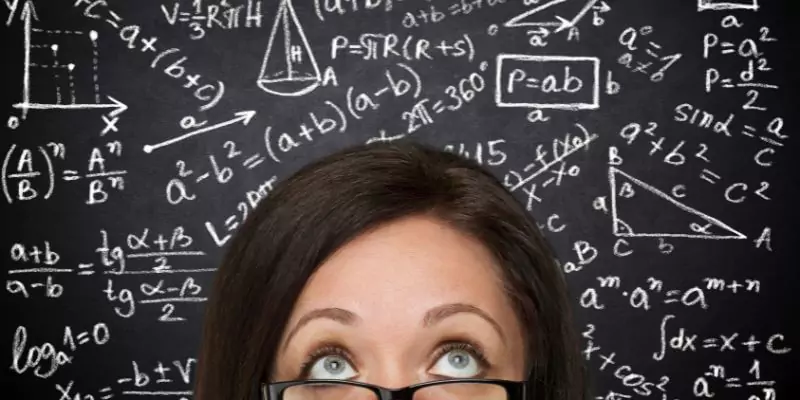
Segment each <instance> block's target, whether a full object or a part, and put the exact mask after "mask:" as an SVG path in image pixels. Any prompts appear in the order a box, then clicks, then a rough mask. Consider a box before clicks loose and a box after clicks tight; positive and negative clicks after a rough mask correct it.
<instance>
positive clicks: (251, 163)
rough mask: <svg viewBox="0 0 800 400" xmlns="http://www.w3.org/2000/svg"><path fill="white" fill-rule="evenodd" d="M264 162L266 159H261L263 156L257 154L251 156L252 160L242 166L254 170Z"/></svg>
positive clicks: (246, 161) (245, 161)
mask: <svg viewBox="0 0 800 400" xmlns="http://www.w3.org/2000/svg"><path fill="white" fill-rule="evenodd" d="M262 162H264V157H261V154H258V153H256V154H253V155H252V156H250V158H248V159H246V160H244V162H243V163H242V166H244V167H245V168H247V169H253V168H255V167H257V166H258V165H259V164H261V163H262Z"/></svg>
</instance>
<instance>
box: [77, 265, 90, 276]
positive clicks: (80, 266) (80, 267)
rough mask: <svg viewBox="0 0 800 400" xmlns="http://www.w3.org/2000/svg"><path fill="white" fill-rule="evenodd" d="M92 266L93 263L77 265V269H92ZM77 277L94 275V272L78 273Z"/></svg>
mask: <svg viewBox="0 0 800 400" xmlns="http://www.w3.org/2000/svg"><path fill="white" fill-rule="evenodd" d="M93 266H94V263H89V264H78V269H87V268H92V267H93ZM78 275H94V270H89V271H78Z"/></svg>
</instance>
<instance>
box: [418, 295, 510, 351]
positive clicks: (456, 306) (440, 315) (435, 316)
mask: <svg viewBox="0 0 800 400" xmlns="http://www.w3.org/2000/svg"><path fill="white" fill-rule="evenodd" d="M460 313H470V314H475V315H477V316H479V317H481V318H483V319H484V320H485V321H486V322H488V323H489V324H490V325H492V328H494V330H495V331H497V333H498V334H499V335H500V338H501V339H502V342H503V343H505V342H506V336H505V334H503V329H502V328H501V327H500V324H498V323H497V321H495V320H494V318H492V317H491V316H490V315H489V314H488V313H487V312H486V311H483V310H482V309H480V308H479V307H476V306H473V305H472V304H465V303H449V304H442V305H440V306H437V307H434V308H431V309H430V310H428V312H426V313H425V317H424V318H423V319H422V326H423V327H426V328H427V327H430V326H433V325H436V324H438V323H439V322H441V321H442V320H444V319H445V318H447V317H450V316H453V315H455V314H460Z"/></svg>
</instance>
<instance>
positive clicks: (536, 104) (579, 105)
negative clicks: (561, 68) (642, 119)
mask: <svg viewBox="0 0 800 400" xmlns="http://www.w3.org/2000/svg"><path fill="white" fill-rule="evenodd" d="M511 63H539V64H542V65H543V63H560V64H562V65H563V64H566V65H570V64H576V63H581V64H590V65H589V66H588V67H589V68H591V82H585V81H584V89H583V90H581V92H580V93H581V94H584V93H586V92H588V91H591V96H590V97H591V98H584V99H576V100H579V101H568V102H567V101H553V102H548V101H536V99H533V101H514V100H512V99H509V97H510V94H509V93H506V92H505V90H504V87H503V86H504V84H503V83H504V79H503V77H504V74H507V73H508V71H506V69H505V68H504V66H507V65H509V64H511ZM586 78H588V77H586V76H583V79H584V80H586ZM542 95H544V94H542ZM561 97H564V96H561ZM576 97H577V96H576ZM584 97H588V96H585V95H584ZM570 100H572V99H570ZM495 102H496V103H497V106H498V107H525V108H543V109H561V110H594V109H597V108H599V107H600V59H599V58H597V57H579V56H547V55H545V56H538V55H537V56H534V55H528V54H499V55H498V56H497V66H496V79H495Z"/></svg>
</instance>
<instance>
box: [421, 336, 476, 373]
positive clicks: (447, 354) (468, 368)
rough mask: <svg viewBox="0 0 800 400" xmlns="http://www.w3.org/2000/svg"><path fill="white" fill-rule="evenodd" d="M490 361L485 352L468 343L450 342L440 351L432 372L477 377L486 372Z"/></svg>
mask: <svg viewBox="0 0 800 400" xmlns="http://www.w3.org/2000/svg"><path fill="white" fill-rule="evenodd" d="M487 369H489V362H488V361H487V360H486V358H485V357H484V356H483V352H482V351H481V350H480V349H478V348H477V347H476V346H474V345H471V344H467V343H461V342H459V343H449V344H447V345H445V346H444V347H442V349H441V350H439V351H438V358H437V361H436V364H434V366H433V371H432V372H431V373H433V374H435V375H441V376H446V377H448V378H477V377H479V376H481V375H484V374H485V373H486V370H487Z"/></svg>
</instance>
